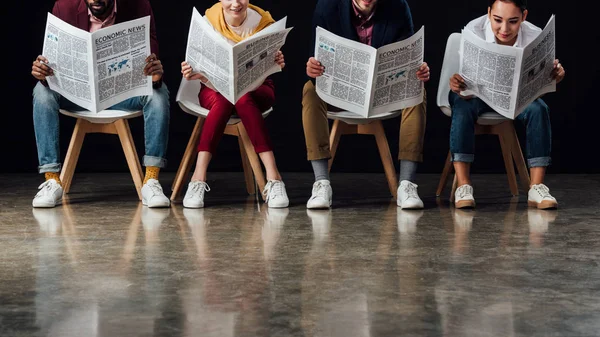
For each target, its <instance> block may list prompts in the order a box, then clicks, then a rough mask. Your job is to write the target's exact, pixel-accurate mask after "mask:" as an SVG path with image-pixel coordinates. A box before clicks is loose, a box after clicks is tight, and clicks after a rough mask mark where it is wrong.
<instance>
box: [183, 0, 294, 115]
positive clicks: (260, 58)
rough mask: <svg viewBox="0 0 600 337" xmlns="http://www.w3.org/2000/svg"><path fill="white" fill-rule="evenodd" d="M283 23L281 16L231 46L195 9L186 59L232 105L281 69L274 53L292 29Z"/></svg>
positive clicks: (284, 19) (285, 19) (284, 21)
mask: <svg viewBox="0 0 600 337" xmlns="http://www.w3.org/2000/svg"><path fill="white" fill-rule="evenodd" d="M286 22H287V18H283V19H282V20H279V21H278V22H276V23H274V24H272V25H270V26H269V27H267V28H265V29H263V30H261V31H260V32H258V33H256V34H254V35H252V36H251V37H249V38H247V39H245V40H243V41H241V42H239V43H237V44H235V45H233V46H232V45H230V44H229V42H228V41H227V39H226V38H224V37H223V36H221V34H219V33H218V32H216V31H215V30H214V29H213V28H212V26H211V25H210V23H208V21H206V19H205V18H203V17H202V15H200V13H199V12H198V10H196V8H194V9H193V12H192V22H191V24H190V31H189V36H188V43H187V49H186V52H185V61H186V62H187V63H188V64H189V65H190V66H191V67H192V69H193V71H194V72H197V73H202V75H203V76H205V77H206V78H208V80H209V81H210V83H211V84H212V86H213V87H214V88H215V89H216V90H217V91H219V92H220V93H221V95H223V97H225V98H227V100H228V101H230V102H231V103H234V104H235V103H236V102H237V101H238V99H240V97H242V96H244V95H245V94H246V93H248V92H250V91H252V90H254V89H256V88H258V87H259V86H260V85H261V84H262V83H263V82H264V81H265V79H266V78H267V76H269V75H271V74H273V73H276V72H280V71H281V67H280V66H279V65H278V64H277V63H276V62H275V54H276V53H277V52H278V51H279V50H280V49H281V47H283V45H284V44H285V40H286V38H287V35H288V33H289V32H290V30H292V28H285V25H286Z"/></svg>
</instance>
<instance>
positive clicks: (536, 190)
mask: <svg viewBox="0 0 600 337" xmlns="http://www.w3.org/2000/svg"><path fill="white" fill-rule="evenodd" d="M527 204H528V205H529V206H530V207H537V208H538V209H553V208H558V202H557V201H556V199H555V198H554V197H553V196H552V195H550V189H549V188H548V186H546V185H544V184H539V185H533V186H531V188H530V189H529V193H528V200H527Z"/></svg>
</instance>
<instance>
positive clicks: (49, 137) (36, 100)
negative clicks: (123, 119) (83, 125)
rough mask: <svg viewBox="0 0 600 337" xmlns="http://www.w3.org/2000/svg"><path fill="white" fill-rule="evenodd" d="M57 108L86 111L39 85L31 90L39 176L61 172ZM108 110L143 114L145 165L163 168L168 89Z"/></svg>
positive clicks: (166, 132) (167, 121)
mask: <svg viewBox="0 0 600 337" xmlns="http://www.w3.org/2000/svg"><path fill="white" fill-rule="evenodd" d="M59 109H66V110H69V111H82V110H85V109H83V108H81V107H79V106H77V105H76V104H74V103H72V102H70V101H68V100H67V99H65V98H64V97H62V96H61V95H60V94H58V93H57V92H55V91H53V90H51V89H50V88H48V87H46V86H44V85H42V84H41V83H38V84H37V85H36V86H35V88H34V89H33V126H34V129H35V139H36V143H37V150H38V160H39V163H40V166H39V167H38V170H39V172H40V173H45V172H60V169H61V162H60V144H59V118H58V114H59V112H58V110H59ZM109 110H124V111H139V110H142V111H143V113H144V136H145V147H146V155H145V156H144V159H143V163H144V166H157V167H161V168H162V167H165V165H166V163H167V161H166V159H165V156H166V152H167V141H168V138H169V113H170V110H169V90H168V89H167V86H166V85H165V84H164V83H163V84H162V86H161V88H159V89H154V91H153V94H152V96H138V97H132V98H130V99H128V100H125V101H123V102H121V103H118V104H115V105H113V106H112V107H110V108H109Z"/></svg>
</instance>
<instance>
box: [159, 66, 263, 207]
mask: <svg viewBox="0 0 600 337" xmlns="http://www.w3.org/2000/svg"><path fill="white" fill-rule="evenodd" d="M200 86H201V84H200V81H188V80H186V79H185V78H182V79H181V84H180V85H179V91H178V92H177V103H178V104H179V107H180V108H181V110H183V111H184V112H187V113H188V114H190V115H193V116H196V117H198V119H197V121H196V125H195V126H194V129H193V130H192V135H191V136H190V139H189V141H188V144H187V147H186V149H185V153H184V154H183V158H182V159H181V163H180V164H179V169H178V170H177V174H176V175H175V180H174V181H173V186H172V194H171V200H172V201H175V200H176V199H177V198H178V197H179V195H180V193H181V191H182V187H183V184H184V182H185V181H187V180H188V174H189V172H190V169H191V168H192V165H193V164H194V162H195V160H196V157H197V156H198V152H197V150H196V148H197V146H198V139H199V138H200V133H201V132H202V125H203V123H204V119H205V118H206V116H207V115H208V110H207V109H204V108H203V107H201V106H200V104H199V102H198V93H199V92H200ZM272 111H273V109H272V108H271V109H269V110H267V111H265V112H263V114H262V116H263V118H265V117H267V116H268V115H269V114H270V113H271V112H272ZM224 134H226V135H230V136H235V137H238V143H239V146H240V153H241V156H242V167H243V170H244V177H245V180H246V190H247V191H248V194H254V193H255V188H254V186H255V181H256V184H258V188H259V190H260V191H262V190H263V189H264V188H265V185H266V183H267V180H266V178H265V175H264V173H263V170H262V166H261V163H260V159H259V158H258V155H257V154H256V151H254V146H252V142H251V141H250V137H249V136H248V133H247V132H246V128H244V124H243V123H241V119H240V118H239V117H237V116H235V115H234V116H232V117H231V118H230V119H229V121H228V122H227V127H225V132H224ZM263 198H264V196H263Z"/></svg>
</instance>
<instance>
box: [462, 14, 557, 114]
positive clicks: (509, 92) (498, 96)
mask: <svg viewBox="0 0 600 337" xmlns="http://www.w3.org/2000/svg"><path fill="white" fill-rule="evenodd" d="M554 55H555V22H554V15H552V16H551V17H550V20H549V21H548V23H547V24H546V27H545V28H544V30H543V31H542V32H541V33H540V35H539V36H538V37H537V38H536V39H535V40H533V41H532V42H531V43H529V44H528V45H527V46H525V47H524V48H518V47H510V46H503V45H498V44H495V43H490V42H486V41H484V40H483V39H481V38H480V37H478V36H477V35H475V33H473V32H472V31H471V30H469V29H464V30H463V32H462V38H461V43H460V68H459V73H460V75H461V76H462V77H463V79H464V80H465V83H466V85H467V88H468V89H467V90H465V91H463V92H461V94H462V95H476V96H477V97H479V98H481V100H483V101H484V102H485V103H487V104H488V105H489V106H490V107H491V108H492V109H494V110H495V111H496V112H498V113H499V114H501V115H502V116H504V117H507V118H510V119H514V118H515V117H517V116H518V115H519V114H520V113H521V112H522V111H523V110H524V109H525V108H526V107H527V106H528V105H529V104H530V103H531V102H533V101H534V100H535V99H537V98H538V97H540V96H541V95H543V94H545V93H548V92H553V91H556V80H554V79H553V78H552V77H551V73H552V70H553V63H554Z"/></svg>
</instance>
